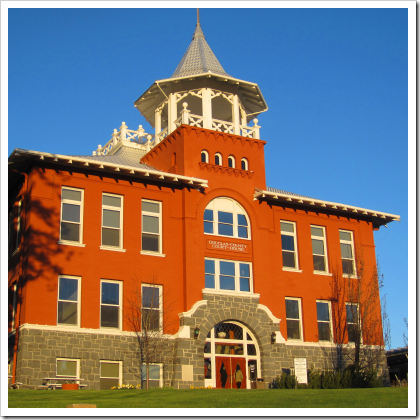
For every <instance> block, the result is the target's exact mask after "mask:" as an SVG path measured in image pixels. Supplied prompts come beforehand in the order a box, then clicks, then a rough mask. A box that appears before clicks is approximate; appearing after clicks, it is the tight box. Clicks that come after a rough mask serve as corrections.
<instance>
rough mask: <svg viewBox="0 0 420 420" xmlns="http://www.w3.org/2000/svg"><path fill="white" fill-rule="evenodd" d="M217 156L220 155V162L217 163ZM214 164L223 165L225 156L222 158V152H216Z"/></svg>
mask: <svg viewBox="0 0 420 420" xmlns="http://www.w3.org/2000/svg"><path fill="white" fill-rule="evenodd" d="M216 156H219V164H217V163H216ZM214 164H215V165H216V166H223V158H222V155H221V153H215V154H214Z"/></svg>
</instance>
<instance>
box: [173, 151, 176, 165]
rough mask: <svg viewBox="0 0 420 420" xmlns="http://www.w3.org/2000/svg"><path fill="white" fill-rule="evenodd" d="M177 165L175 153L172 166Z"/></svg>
mask: <svg viewBox="0 0 420 420" xmlns="http://www.w3.org/2000/svg"><path fill="white" fill-rule="evenodd" d="M175 165H176V153H175V152H174V154H173V155H172V166H175Z"/></svg>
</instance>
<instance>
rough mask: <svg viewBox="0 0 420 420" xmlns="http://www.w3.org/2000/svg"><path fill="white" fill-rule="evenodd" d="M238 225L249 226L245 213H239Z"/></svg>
mask: <svg viewBox="0 0 420 420" xmlns="http://www.w3.org/2000/svg"><path fill="white" fill-rule="evenodd" d="M238 225H241V226H248V223H247V221H246V217H245V216H244V215H243V214H238Z"/></svg>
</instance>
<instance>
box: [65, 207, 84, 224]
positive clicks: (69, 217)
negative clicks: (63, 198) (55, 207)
mask: <svg viewBox="0 0 420 420" xmlns="http://www.w3.org/2000/svg"><path fill="white" fill-rule="evenodd" d="M61 220H65V221H67V222H76V223H79V222H80V206H79V205H77V204H67V203H63V213H62V215H61Z"/></svg>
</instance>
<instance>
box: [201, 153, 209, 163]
mask: <svg viewBox="0 0 420 420" xmlns="http://www.w3.org/2000/svg"><path fill="white" fill-rule="evenodd" d="M203 153H204V154H205V155H206V161H205V162H203V161H202V156H201V155H202V154H203ZM200 162H201V163H209V152H208V151H207V150H202V151H201V153H200Z"/></svg>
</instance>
